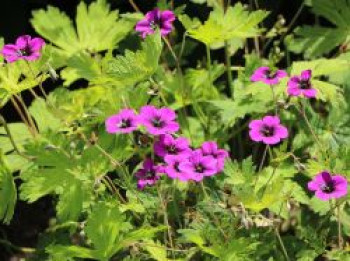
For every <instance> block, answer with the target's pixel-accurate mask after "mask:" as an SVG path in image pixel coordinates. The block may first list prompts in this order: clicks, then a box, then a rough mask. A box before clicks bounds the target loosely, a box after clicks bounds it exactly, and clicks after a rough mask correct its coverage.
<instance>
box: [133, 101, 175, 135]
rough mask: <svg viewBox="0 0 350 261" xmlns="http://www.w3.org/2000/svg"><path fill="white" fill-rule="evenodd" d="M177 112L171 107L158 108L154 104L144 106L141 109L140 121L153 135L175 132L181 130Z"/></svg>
mask: <svg viewBox="0 0 350 261" xmlns="http://www.w3.org/2000/svg"><path fill="white" fill-rule="evenodd" d="M175 119H176V113H175V112H174V111H173V110H171V109H169V108H160V109H157V108H155V107H154V106H151V105H147V106H143V107H142V108H141V111H140V116H139V121H140V123H141V124H142V125H144V126H145V127H146V128H147V131H148V132H149V133H150V134H153V135H162V134H167V133H174V132H177V131H178V130H179V124H178V123H177V122H176V121H175Z"/></svg>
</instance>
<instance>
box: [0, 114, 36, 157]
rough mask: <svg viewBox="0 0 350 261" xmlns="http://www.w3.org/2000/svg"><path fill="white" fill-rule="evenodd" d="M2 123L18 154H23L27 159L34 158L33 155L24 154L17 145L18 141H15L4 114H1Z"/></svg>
mask: <svg viewBox="0 0 350 261" xmlns="http://www.w3.org/2000/svg"><path fill="white" fill-rule="evenodd" d="M0 123H1V124H2V125H3V126H4V129H5V132H6V134H7V137H8V138H9V140H10V142H11V145H12V147H13V149H14V150H15V151H16V152H17V154H18V155H19V156H21V157H23V158H25V159H27V160H32V158H31V157H29V156H27V155H25V154H23V153H22V152H21V151H20V150H19V149H18V147H17V145H16V142H15V140H14V139H13V136H12V134H11V131H10V128H9V127H8V125H7V122H6V120H5V119H4V117H3V116H2V115H0Z"/></svg>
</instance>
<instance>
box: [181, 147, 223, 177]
mask: <svg viewBox="0 0 350 261" xmlns="http://www.w3.org/2000/svg"><path fill="white" fill-rule="evenodd" d="M179 169H180V171H182V172H184V173H187V175H189V176H190V179H192V180H195V181H201V180H202V179H203V178H204V177H205V176H213V175H215V174H216V173H217V161H216V160H215V159H214V157H212V156H204V155H203V154H202V151H201V150H194V151H193V152H192V153H191V155H190V156H189V157H188V159H187V160H186V161H184V162H181V163H180V165H179Z"/></svg>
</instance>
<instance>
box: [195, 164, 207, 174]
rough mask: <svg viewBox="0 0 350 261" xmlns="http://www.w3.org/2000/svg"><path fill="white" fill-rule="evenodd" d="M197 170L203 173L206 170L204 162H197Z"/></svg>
mask: <svg viewBox="0 0 350 261" xmlns="http://www.w3.org/2000/svg"><path fill="white" fill-rule="evenodd" d="M195 170H196V172H198V173H203V172H204V170H205V168H204V166H203V165H202V164H197V165H196V166H195Z"/></svg>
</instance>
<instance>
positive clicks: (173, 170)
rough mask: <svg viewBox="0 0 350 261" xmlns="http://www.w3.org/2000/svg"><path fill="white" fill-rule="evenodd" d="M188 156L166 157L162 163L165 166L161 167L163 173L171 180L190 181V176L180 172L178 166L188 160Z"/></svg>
mask: <svg viewBox="0 0 350 261" xmlns="http://www.w3.org/2000/svg"><path fill="white" fill-rule="evenodd" d="M188 157H189V154H187V153H185V154H179V155H168V156H167V157H166V158H165V159H164V161H165V163H166V166H164V167H163V171H164V173H165V174H166V175H167V176H168V177H169V178H171V179H179V180H181V181H188V180H190V179H191V177H192V176H191V175H190V174H189V173H187V172H184V171H182V170H180V168H179V166H180V163H181V162H185V161H187V160H188Z"/></svg>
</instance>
